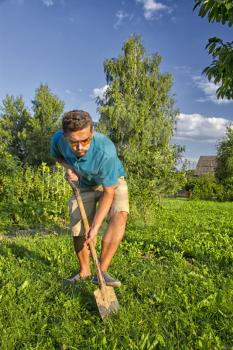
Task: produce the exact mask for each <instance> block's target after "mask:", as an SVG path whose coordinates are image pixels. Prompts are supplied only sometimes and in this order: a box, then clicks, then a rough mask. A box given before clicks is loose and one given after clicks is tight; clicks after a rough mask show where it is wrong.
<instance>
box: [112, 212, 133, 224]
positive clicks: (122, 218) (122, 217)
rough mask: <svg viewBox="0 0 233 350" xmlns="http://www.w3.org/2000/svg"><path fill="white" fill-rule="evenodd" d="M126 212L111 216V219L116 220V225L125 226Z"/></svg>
mask: <svg viewBox="0 0 233 350" xmlns="http://www.w3.org/2000/svg"><path fill="white" fill-rule="evenodd" d="M128 215H129V214H128V213H127V211H119V212H117V213H115V214H114V215H113V217H114V218H115V219H116V220H117V222H118V223H122V224H125V223H126V221H127V219H128Z"/></svg>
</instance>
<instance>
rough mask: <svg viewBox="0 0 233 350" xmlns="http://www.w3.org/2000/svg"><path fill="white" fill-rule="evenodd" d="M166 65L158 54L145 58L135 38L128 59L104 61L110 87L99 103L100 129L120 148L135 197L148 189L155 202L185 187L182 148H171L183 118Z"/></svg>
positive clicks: (126, 53) (129, 44)
mask: <svg viewBox="0 0 233 350" xmlns="http://www.w3.org/2000/svg"><path fill="white" fill-rule="evenodd" d="M160 63H161V57H160V56H159V55H158V54H154V55H150V56H145V49H144V46H143V44H142V42H141V39H140V38H139V37H136V36H133V37H131V38H129V39H128V40H127V41H126V42H125V43H124V45H123V54H122V55H119V56H118V57H117V58H115V59H107V60H106V61H105V62H104V71H105V74H106V80H107V84H108V89H107V90H106V92H105V95H104V97H103V98H98V99H97V103H98V111H99V113H100V119H99V124H98V130H99V131H101V132H103V133H105V134H107V135H108V136H109V137H110V138H111V139H112V140H113V142H114V143H115V145H116V146H117V149H118V154H119V156H120V158H121V159H122V161H123V163H124V165H125V167H126V170H127V173H128V176H129V180H130V184H131V186H133V188H134V193H136V192H137V194H138V195H139V196H140V193H142V191H143V193H146V194H147V195H149V198H150V200H151V199H152V198H155V196H154V194H155V193H158V192H167V191H170V192H171V191H175V190H177V185H178V184H179V183H180V181H178V178H179V176H180V173H178V172H177V171H176V170H175V165H176V161H177V158H178V157H179V152H180V149H178V148H177V147H175V146H173V145H171V144H170V141H171V137H172V135H173V130H174V126H175V123H176V118H177V111H176V110H175V109H174V99H173V98H172V97H171V96H170V90H171V87H172V76H171V75H170V74H167V73H165V74H162V73H161V72H160V68H159V66H160ZM181 177H182V176H181ZM179 180H180V179H179Z"/></svg>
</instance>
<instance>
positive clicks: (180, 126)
mask: <svg viewBox="0 0 233 350" xmlns="http://www.w3.org/2000/svg"><path fill="white" fill-rule="evenodd" d="M230 123H231V121H230V120H228V119H225V118H216V117H204V116H203V115H201V114H183V113H181V114H180V115H179V117H178V122H177V126H176V132H175V135H174V139H183V140H190V141H199V142H209V143H215V142H216V141H217V140H219V139H221V138H223V137H224V136H225V133H226V126H228V125H229V124H230Z"/></svg>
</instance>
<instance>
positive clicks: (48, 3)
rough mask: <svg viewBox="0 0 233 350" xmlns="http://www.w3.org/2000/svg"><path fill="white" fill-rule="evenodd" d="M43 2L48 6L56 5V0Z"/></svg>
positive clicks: (43, 0) (44, 0)
mask: <svg viewBox="0 0 233 350" xmlns="http://www.w3.org/2000/svg"><path fill="white" fill-rule="evenodd" d="M42 2H43V4H44V5H45V6H47V7H50V6H53V5H54V0H42Z"/></svg>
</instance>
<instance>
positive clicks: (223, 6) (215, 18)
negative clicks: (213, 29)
mask: <svg viewBox="0 0 233 350" xmlns="http://www.w3.org/2000/svg"><path fill="white" fill-rule="evenodd" d="M197 7H199V16H201V17H205V16H206V15H208V19H209V22H221V23H222V24H225V23H227V24H228V25H229V26H232V24H233V3H232V0H217V1H216V0H214V1H213V0H195V6H194V9H195V8H197Z"/></svg>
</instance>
